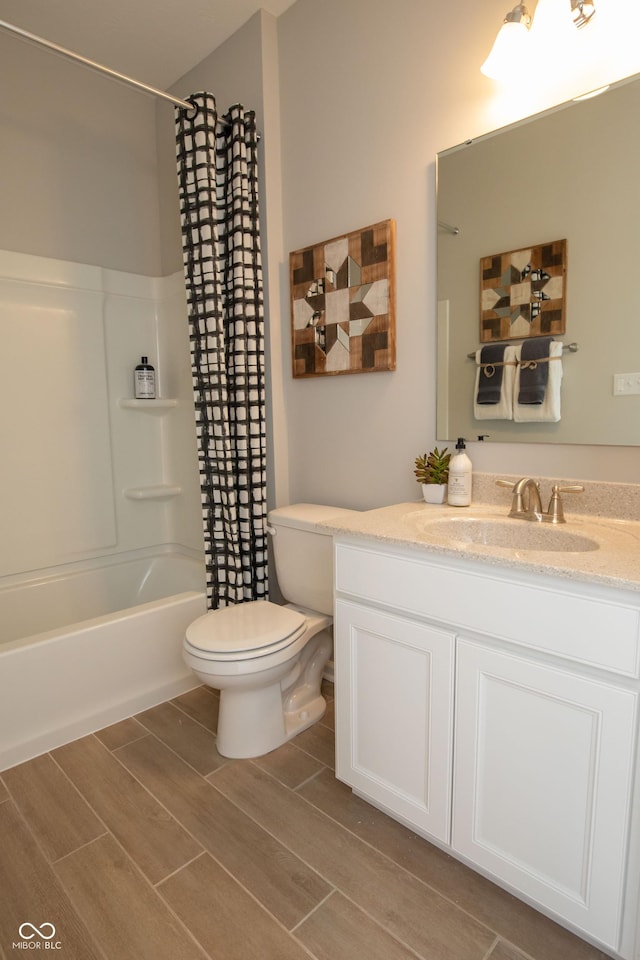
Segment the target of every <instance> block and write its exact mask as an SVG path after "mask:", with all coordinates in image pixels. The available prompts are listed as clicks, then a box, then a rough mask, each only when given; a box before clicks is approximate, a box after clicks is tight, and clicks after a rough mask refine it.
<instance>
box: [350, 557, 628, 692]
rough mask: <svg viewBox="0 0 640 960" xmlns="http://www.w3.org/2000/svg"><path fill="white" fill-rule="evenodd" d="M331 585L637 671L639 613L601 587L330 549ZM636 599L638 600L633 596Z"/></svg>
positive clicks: (597, 662) (535, 646)
mask: <svg viewBox="0 0 640 960" xmlns="http://www.w3.org/2000/svg"><path fill="white" fill-rule="evenodd" d="M335 568H336V589H337V591H338V592H339V593H345V594H349V595H350V596H353V597H357V598H359V599H363V600H367V601H369V602H373V603H376V604H384V605H385V606H387V605H388V606H390V607H393V608H395V609H398V610H402V611H404V612H407V613H412V614H414V615H416V614H417V615H418V616H421V617H428V618H429V619H433V620H437V621H441V622H443V623H446V624H451V625H453V626H454V627H455V628H456V629H458V628H464V629H467V630H471V631H474V632H478V633H483V634H488V635H490V636H493V637H497V638H498V639H503V640H508V641H511V642H513V643H518V644H524V645H525V646H527V647H529V648H530V649H532V650H540V651H543V652H546V653H551V654H554V655H556V656H561V657H565V658H568V659H570V660H574V661H577V662H579V663H584V664H589V665H592V666H596V667H601V668H604V669H606V670H612V671H614V672H616V673H620V674H623V675H625V676H630V677H637V676H638V675H639V665H638V660H639V649H638V648H639V610H638V605H635V606H634V605H633V604H632V603H631V602H629V603H628V604H625V603H623V602H620V601H617V600H613V599H612V600H609V599H608V598H607V596H606V593H607V592H606V591H605V590H603V589H596V588H593V593H594V596H590V595H589V593H588V591H589V587H588V586H583V585H581V586H580V587H577V586H576V585H575V584H567V585H566V586H565V585H564V584H556V583H554V584H552V585H549V584H547V583H543V582H540V583H536V582H535V579H534V577H533V576H532V577H531V581H530V582H525V581H524V578H523V577H519V578H517V579H513V578H512V576H510V571H508V570H505V571H504V572H499V571H498V570H497V568H491V569H487V571H484V570H483V571H481V572H479V571H478V570H477V568H476V569H474V568H472V567H471V565H469V567H468V569H467V568H465V569H462V567H461V566H460V567H456V566H454V565H453V564H447V561H446V560H445V561H440V562H436V561H434V560H433V558H432V557H430V558H429V559H428V560H427V559H424V558H422V557H420V556H414V555H408V554H407V555H402V554H400V553H393V554H391V553H388V552H386V551H385V552H384V553H382V552H379V551H377V550H376V549H375V548H367V547H361V546H355V545H353V544H346V543H339V542H338V544H337V546H336V558H335ZM639 602H640V601H639Z"/></svg>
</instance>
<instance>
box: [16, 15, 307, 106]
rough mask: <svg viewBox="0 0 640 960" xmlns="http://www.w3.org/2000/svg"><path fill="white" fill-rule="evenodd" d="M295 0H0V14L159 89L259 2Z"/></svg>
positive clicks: (245, 17)
mask: <svg viewBox="0 0 640 960" xmlns="http://www.w3.org/2000/svg"><path fill="white" fill-rule="evenodd" d="M294 2H295V0H262V2H261V0H188V2H185V0H133V3H132V2H131V0H0V20H2V21H4V22H5V23H11V24H13V25H15V26H18V27H21V28H22V29H23V30H28V31H29V33H33V34H36V35H37V36H40V37H44V38H45V39H46V40H51V41H52V42H53V43H56V44H58V45H59V46H62V47H66V48H67V49H69V50H73V52H74V53H79V54H81V55H82V56H84V57H88V58H89V59H90V60H95V61H97V62H98V63H101V64H103V65H104V66H107V67H110V68H111V69H112V70H117V71H119V72H120V73H124V74H127V75H128V76H130V77H133V78H134V79H135V80H140V81H142V82H143V83H148V84H151V85H152V86H155V87H158V88H159V89H161V90H165V89H166V88H167V87H169V86H170V85H171V84H172V83H174V82H175V81H176V80H177V79H178V78H179V77H181V76H182V75H183V74H184V73H186V72H187V71H188V70H190V69H191V67H193V66H195V65H196V64H197V63H199V62H200V60H203V59H204V57H206V56H207V54H209V53H211V51H212V50H215V48H216V47H217V46H219V45H220V44H221V43H222V42H223V41H224V40H226V39H227V38H228V37H230V36H231V34H232V33H234V32H235V31H236V30H237V29H238V28H239V27H241V26H242V25H243V24H244V23H246V22H247V20H249V19H250V18H251V17H252V16H253V14H254V13H255V12H256V11H257V10H259V9H260V8H261V7H262V8H263V9H265V10H268V11H269V13H272V14H274V16H279V15H280V14H281V13H282V12H283V11H284V10H286V9H287V7H290V6H291V5H292V3H294ZM3 32H4V31H3ZM15 42H16V43H24V42H25V41H24V40H18V39H17V38H16V40H15ZM51 55H52V56H54V54H51Z"/></svg>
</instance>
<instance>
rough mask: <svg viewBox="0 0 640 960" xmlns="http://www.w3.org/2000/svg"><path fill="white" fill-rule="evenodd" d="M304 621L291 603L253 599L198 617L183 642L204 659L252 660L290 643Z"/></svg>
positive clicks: (190, 626) (298, 634)
mask: <svg viewBox="0 0 640 960" xmlns="http://www.w3.org/2000/svg"><path fill="white" fill-rule="evenodd" d="M305 624H306V618H305V616H304V615H303V614H302V613H300V612H299V611H297V610H293V609H291V607H282V606H279V605H278V604H276V603H271V601H269V600H251V601H250V602H248V603H239V604H236V605H235V606H231V607H223V608H221V609H220V610H210V611H209V613H205V614H204V615H203V616H202V617H198V619H197V620H194V621H193V623H192V624H190V625H189V627H187V632H186V637H185V643H184V646H185V649H186V650H188V651H190V652H191V653H192V654H194V655H195V656H197V657H200V658H201V659H203V660H214V661H215V660H218V661H220V660H250V659H254V658H256V657H264V656H267V654H271V653H276V652H277V651H279V650H282V649H284V648H286V647H288V646H290V644H292V643H294V642H295V641H296V640H297V639H298V638H299V637H301V636H302V634H303V633H304V632H305Z"/></svg>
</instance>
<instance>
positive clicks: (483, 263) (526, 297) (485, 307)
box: [480, 240, 567, 343]
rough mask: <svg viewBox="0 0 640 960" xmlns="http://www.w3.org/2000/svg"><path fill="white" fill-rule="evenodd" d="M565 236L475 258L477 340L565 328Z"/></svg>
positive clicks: (541, 334)
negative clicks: (477, 270)
mask: <svg viewBox="0 0 640 960" xmlns="http://www.w3.org/2000/svg"><path fill="white" fill-rule="evenodd" d="M566 287H567V241H566V240H554V241H552V242H551V243H542V244H540V245H539V246H536V247H527V248H525V249H523V250H511V251H509V252H508V253H497V254H494V255H493V256H490V257H482V258H481V260H480V342H481V343H493V342H495V341H497V340H526V339H527V338H528V337H546V336H556V335H557V334H561V333H565V332H566V316H565V313H566V309H565V308H566Z"/></svg>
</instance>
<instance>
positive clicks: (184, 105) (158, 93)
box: [0, 20, 197, 110]
mask: <svg viewBox="0 0 640 960" xmlns="http://www.w3.org/2000/svg"><path fill="white" fill-rule="evenodd" d="M0 27H1V28H2V29H3V30H9V31H10V32H11V33H16V34H18V36H20V37H22V38H23V39H24V40H30V41H31V42H32V43H39V44H40V45H41V46H43V47H47V48H48V49H49V50H53V51H54V52H55V53H59V54H61V55H62V56H63V57H68V58H69V59H70V60H76V61H77V62H78V63H82V64H84V66H85V67H91V68H92V69H93V70H98V71H99V72H100V73H106V74H108V76H110V77H115V79H116V80H121V81H122V82H123V83H128V84H129V85H130V86H132V87H137V88H138V90H144V91H145V92H146V93H152V94H153V95H154V96H155V97H161V98H162V99H163V100H169V101H170V102H171V103H173V104H175V105H176V106H178V107H180V108H181V109H182V110H194V109H195V110H197V108H196V107H194V104H192V103H189V101H188V100H180V99H179V97H173V96H172V95H171V94H170V93H165V92H164V90H157V89H156V88H155V87H150V86H149V85H148V84H146V83H141V82H140V81H139V80H134V79H133V78H132V77H128V76H126V74H124V73H118V71H117V70H111V69H110V68H109V67H104V66H102V64H101V63H96V62H95V60H89V59H88V58H87V57H83V56H81V55H80V54H79V53H74V52H73V50H67V48H66V47H60V46H59V45H58V44H57V43H52V42H51V41H50V40H45V39H44V37H39V36H37V35H36V34H35V33H29V32H28V31H27V30H23V29H22V27H16V26H14V25H13V24H11V23H5V21H4V20H0Z"/></svg>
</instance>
